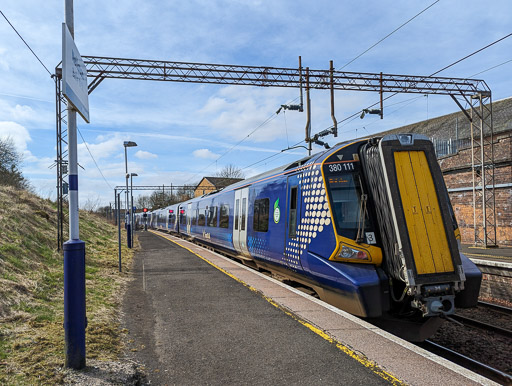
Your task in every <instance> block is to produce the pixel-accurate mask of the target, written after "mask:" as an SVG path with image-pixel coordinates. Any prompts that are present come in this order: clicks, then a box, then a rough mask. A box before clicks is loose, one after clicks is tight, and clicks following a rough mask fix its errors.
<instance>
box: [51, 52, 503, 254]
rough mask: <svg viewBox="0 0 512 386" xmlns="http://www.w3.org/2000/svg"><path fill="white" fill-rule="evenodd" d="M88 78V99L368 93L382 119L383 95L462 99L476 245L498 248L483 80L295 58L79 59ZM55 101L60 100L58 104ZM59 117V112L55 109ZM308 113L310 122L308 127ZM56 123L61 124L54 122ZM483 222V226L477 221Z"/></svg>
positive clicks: (487, 96)
mask: <svg viewBox="0 0 512 386" xmlns="http://www.w3.org/2000/svg"><path fill="white" fill-rule="evenodd" d="M82 58H83V61H84V63H85V65H86V67H87V75H88V77H90V78H93V80H92V82H91V83H90V84H89V93H91V92H92V91H93V90H94V89H95V88H96V87H97V86H98V85H99V84H100V83H101V82H102V81H103V80H105V79H139V80H155V81H166V82H188V83H210V84H230V85H246V86H258V87H290V88H299V89H300V90H301V92H302V88H303V87H304V85H306V93H307V92H308V91H309V90H310V89H324V90H331V99H332V100H331V105H333V104H334V102H333V100H334V92H333V91H334V90H346V91H371V92H377V93H379V94H380V96H381V98H380V104H381V106H380V114H381V116H382V114H383V97H382V96H383V94H384V93H385V92H388V93H416V94H437V95H450V96H451V97H452V98H453V99H454V100H455V101H456V102H457V105H458V106H459V107H460V108H461V109H462V111H463V112H465V113H466V111H465V109H464V108H462V105H461V104H460V103H459V102H458V101H457V99H456V98H463V99H464V100H465V102H466V103H467V105H468V106H470V107H469V110H470V113H469V114H468V113H466V117H467V118H468V119H469V121H470V122H471V133H472V134H471V138H472V145H473V152H474V157H473V159H472V168H473V186H474V188H473V200H474V206H475V208H476V207H477V205H480V208H481V213H482V216H479V214H478V213H476V212H475V215H474V230H475V244H476V245H483V246H485V247H488V246H495V245H496V211H495V198H494V159H493V158H494V156H493V126H492V110H490V107H486V105H488V106H490V104H491V102H492V100H491V90H490V88H489V87H488V86H487V84H486V83H485V81H483V80H479V79H466V78H450V77H439V76H415V75H399V74H384V73H363V72H347V71H334V70H333V65H332V64H331V65H330V68H329V69H324V70H314V69H310V68H306V71H303V67H302V64H301V62H300V58H299V63H300V64H299V67H298V68H286V67H268V66H242V65H226V64H211V63H188V62H173V61H161V60H143V59H127V58H111V57H100V56H83V57H82ZM57 100H58V98H57ZM308 110H309V109H306V111H308ZM57 111H60V110H59V108H57ZM332 117H333V122H334V123H335V124H334V125H333V127H332V129H331V130H332V133H333V134H335V135H336V134H337V125H336V120H335V118H334V112H333V111H332ZM310 118H311V117H310V115H309V113H308V122H309V123H310V122H311V120H310ZM58 119H59V118H58ZM310 134H311V133H309V131H308V127H306V141H308V142H309V145H311V141H313V138H314V136H311V135H310ZM479 218H483V223H482V224H477V219H479Z"/></svg>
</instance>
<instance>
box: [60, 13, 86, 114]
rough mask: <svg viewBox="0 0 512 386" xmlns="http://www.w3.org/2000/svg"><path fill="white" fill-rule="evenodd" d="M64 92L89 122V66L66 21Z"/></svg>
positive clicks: (63, 53) (63, 40) (63, 25)
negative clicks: (81, 54) (86, 64)
mask: <svg viewBox="0 0 512 386" xmlns="http://www.w3.org/2000/svg"><path fill="white" fill-rule="evenodd" d="M62 94H63V95H64V96H65V97H66V99H67V100H68V102H69V103H71V105H73V107H74V108H75V109H76V110H77V111H78V113H79V114H80V115H81V116H82V118H83V119H84V120H85V121H86V122H87V123H89V90H88V88H87V68H86V67H85V64H84V61H83V60H82V57H81V56H80V52H78V48H76V45H75V41H74V40H73V37H72V36H71V33H70V32H69V29H68V27H67V25H66V23H62Z"/></svg>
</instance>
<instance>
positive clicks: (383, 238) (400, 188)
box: [137, 134, 482, 341]
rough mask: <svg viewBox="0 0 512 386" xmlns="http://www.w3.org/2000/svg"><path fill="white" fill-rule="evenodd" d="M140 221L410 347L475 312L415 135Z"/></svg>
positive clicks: (275, 174)
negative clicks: (454, 317) (309, 293)
mask: <svg viewBox="0 0 512 386" xmlns="http://www.w3.org/2000/svg"><path fill="white" fill-rule="evenodd" d="M146 220H147V221H148V226H149V227H150V228H153V229H160V230H163V231H168V232H171V233H175V234H179V235H181V236H183V237H186V238H189V239H193V240H195V241H197V242H199V243H201V244H205V245H208V246H211V247H213V248H215V249H216V250H218V251H220V252H222V253H224V254H227V255H230V256H232V257H234V258H237V259H239V260H241V261H242V262H244V263H245V264H247V265H250V266H252V267H255V268H257V269H260V270H265V271H270V272H272V273H273V274H275V275H276V276H279V277H285V278H287V279H288V280H291V281H295V282H297V283H300V284H301V285H304V286H307V287H309V288H312V289H313V290H314V291H315V292H316V293H317V294H318V296H319V297H320V298H321V299H322V300H324V301H326V302H328V303H330V304H332V305H334V306H336V307H338V308H340V309H342V310H345V311H347V312H349V313H351V314H354V315H357V316H360V317H364V318H368V319H370V320H371V321H372V322H376V323H377V324H380V325H382V326H384V327H387V328H388V329H391V330H392V331H393V332H395V333H397V334H399V335H401V336H403V337H404V338H406V339H409V340H412V341H421V340H424V339H425V338H427V337H428V336H429V335H431V334H433V332H434V331H435V330H436V329H437V328H438V326H439V325H440V323H441V319H442V318H443V317H445V316H447V315H450V314H452V313H453V312H454V310H455V308H456V307H462V308H466V307H474V306H475V305H476V302H477V298H478V293H479V289H480V282H481V277H482V275H481V273H480V271H479V270H478V268H476V266H475V265H474V264H473V263H472V262H471V261H470V260H469V259H468V258H466V257H465V256H464V255H462V254H461V253H460V252H459V246H458V240H457V239H458V238H460V233H459V231H458V228H457V223H456V221H455V217H454V215H453V210H452V207H451V204H450V201H449V198H448V193H447V190H446V186H445V184H444V180H443V176H442V174H441V170H440V168H439V165H438V163H437V160H436V157H435V154H434V149H433V146H432V143H431V142H430V141H429V140H428V139H427V138H426V137H424V136H421V135H416V134H399V135H389V136H385V137H383V138H372V139H369V140H368V139H365V140H357V141H351V142H345V143H341V144H338V145H336V146H335V147H333V148H331V149H328V150H325V151H323V152H321V153H318V154H315V155H313V156H310V157H307V158H304V159H301V160H299V161H297V162H294V163H292V164H288V165H285V166H283V167H280V168H277V169H274V170H271V171H269V172H267V173H264V174H261V175H258V176H256V177H252V178H249V179H246V180H243V181H241V182H239V183H236V184H234V185H231V186H228V187H227V188H224V189H223V190H221V191H218V192H214V193H210V194H207V195H204V196H202V197H197V198H194V199H191V200H189V201H186V202H182V203H179V204H175V205H171V206H169V207H167V208H164V209H160V210H154V211H153V212H150V213H149V214H148V217H147V219H146ZM142 221H143V217H142V214H141V213H139V214H137V223H138V224H139V225H140V224H141V223H142ZM398 321H399V322H401V323H397V322H398Z"/></svg>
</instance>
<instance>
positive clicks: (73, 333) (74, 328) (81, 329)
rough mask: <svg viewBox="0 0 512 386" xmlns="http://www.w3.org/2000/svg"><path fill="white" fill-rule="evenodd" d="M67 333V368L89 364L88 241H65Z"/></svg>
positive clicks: (65, 324) (77, 367)
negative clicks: (86, 258)
mask: <svg viewBox="0 0 512 386" xmlns="http://www.w3.org/2000/svg"><path fill="white" fill-rule="evenodd" d="M63 247H64V336H65V353H66V367H70V368H73V369H82V368H84V367H85V328H86V327H87V319H86V315H85V242H83V241H82V240H68V241H67V242H65V243H64V246H63Z"/></svg>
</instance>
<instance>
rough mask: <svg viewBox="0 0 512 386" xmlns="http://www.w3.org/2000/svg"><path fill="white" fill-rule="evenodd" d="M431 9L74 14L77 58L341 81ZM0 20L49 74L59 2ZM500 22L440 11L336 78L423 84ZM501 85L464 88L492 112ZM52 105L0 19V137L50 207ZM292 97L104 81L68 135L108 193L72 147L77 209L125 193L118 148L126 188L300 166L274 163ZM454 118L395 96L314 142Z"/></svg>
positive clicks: (445, 7)
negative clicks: (327, 75)
mask: <svg viewBox="0 0 512 386" xmlns="http://www.w3.org/2000/svg"><path fill="white" fill-rule="evenodd" d="M433 2H434V0H429V1H423V0H422V1H405V0H393V1H390V0H389V1H388V0H381V1H376V0H373V1H369V0H367V1H364V0H361V1H357V2H355V1H322V0H317V1H315V2H311V1H301V0H293V1H291V0H290V1H288V0H286V1H285V0H283V1H280V0H273V1H264V0H259V1H258V0H252V1H250V0H230V1H228V0H225V1H220V0H219V1H217V0H203V1H185V2H184V1H140V0H138V1H132V0H126V1H115V2H114V1H97V0H89V1H87V2H84V1H75V4H74V9H75V42H76V44H77V46H78V49H79V50H80V52H81V54H82V55H90V56H110V57H121V58H137V59H153V60H171V61H188V62H201V63H219V64H240V65H256V66H263V65H264V66H273V67H297V65H298V56H299V55H300V56H302V61H303V66H304V67H306V66H309V67H310V68H313V69H327V68H328V67H329V60H333V61H334V65H335V67H336V68H341V67H343V66H344V65H345V64H347V63H348V62H350V61H351V60H352V59H353V58H355V57H356V56H358V55H359V54H360V53H362V52H363V51H365V50H366V49H367V48H368V47H370V46H372V45H373V44H374V43H376V42H378V41H379V40H380V39H382V38H383V37H384V36H386V35H387V34H389V33H390V32H392V31H393V30H394V29H395V28H397V27H399V26H400V25H401V24H403V23H404V22H406V21H407V20H408V19H410V18H411V17H413V16H414V15H416V14H417V13H419V12H420V11H422V10H423V9H425V8H426V7H427V6H429V5H430V4H432V3H433ZM0 9H1V10H2V12H3V13H4V14H5V15H6V16H7V17H8V18H9V20H10V21H11V23H12V24H13V25H14V26H15V27H16V29H17V30H18V32H19V33H20V34H21V35H22V36H23V37H24V38H25V40H26V41H27V42H28V44H29V45H30V46H31V47H32V49H33V50H34V51H35V52H36V54H37V55H38V56H39V57H40V59H41V60H42V62H43V63H44V64H45V65H46V66H47V67H48V68H49V69H50V71H51V72H53V70H54V68H55V65H57V63H59V62H60V60H61V23H62V22H63V21H64V0H59V1H54V0H47V1H45V2H41V1H35V0H33V1H30V0H18V1H15V2H3V3H2V5H1V8H0ZM511 15H512V2H511V1H510V0H496V1H492V2H482V1H476V0H470V1H468V0H465V1H463V0H452V1H450V0H440V1H439V2H437V3H436V4H435V5H433V6H432V7H431V8H429V9H428V10H427V11H425V12H424V13H422V14H421V15H420V16H418V17H417V18H416V19H414V20H413V21H411V22H410V23H409V24H407V25H406V26H404V27H403V28H401V29H400V30H398V31H397V32H395V33H394V34H393V35H391V36H390V37H388V38H387V39H386V40H384V41H383V42H382V43H380V44H379V45H377V46H376V47H374V48H373V49H371V50H370V51H369V52H367V53H366V54H364V55H363V56H362V57H360V58H359V59H357V60H356V61H354V62H353V63H351V64H350V65H348V66H347V67H345V68H344V70H345V71H356V72H381V71H382V72H384V73H392V74H410V75H429V74H431V73H433V72H435V71H437V70H439V69H441V68H443V67H444V66H446V65H448V64H450V63H452V62H454V61H456V60H458V59H460V58H462V57H464V56H466V55H468V54H470V53H471V52H473V51H475V50H477V49H479V48H481V47H484V46H485V45H487V44H489V43H492V42H494V41H495V40H497V39H499V38H501V37H503V36H505V35H507V34H509V33H511V32H512V23H511ZM510 60H512V37H511V38H508V39H506V40H504V41H502V42H500V43H498V44H496V45H494V46H493V47H491V48H489V49H487V50H485V51H483V52H481V53H479V54H477V55H475V56H473V57H471V58H469V59H468V60H465V61H463V62H461V63H459V64H457V65H455V66H453V67H451V68H450V69H448V70H447V71H445V72H443V73H441V74H439V75H441V76H451V77H469V76H472V75H474V74H478V73H480V72H482V71H484V70H487V69H489V68H491V67H493V66H497V65H499V64H502V63H505V62H507V61H510ZM511 75H512V62H509V63H506V64H504V65H501V66H499V67H497V68H495V69H492V70H489V71H486V72H483V73H481V74H478V75H477V76H476V77H477V78H481V79H484V80H485V81H486V82H487V84H488V85H489V87H490V88H491V90H492V92H493V100H499V99H503V98H506V97H510V96H511V94H512V76H511ZM54 92H55V91H54V83H53V81H52V79H51V78H50V76H49V75H48V73H47V72H46V70H45V69H44V68H43V67H42V66H41V64H40V63H39V62H38V61H37V60H36V58H35V57H34V56H33V55H32V53H31V52H30V51H29V50H28V49H27V47H26V46H25V45H24V44H23V42H22V41H21V40H20V39H19V38H18V36H17V35H16V34H15V32H14V31H13V30H12V29H11V27H10V26H9V25H8V24H7V22H6V21H5V20H4V19H3V18H0V137H6V136H10V137H11V138H13V139H14V141H15V143H16V145H17V147H18V149H19V151H20V152H22V153H23V154H24V163H23V171H24V175H25V176H26V177H27V178H28V179H29V180H30V182H31V184H32V185H33V186H34V188H35V190H36V192H37V193H38V194H40V195H41V196H43V197H52V198H54V197H55V170H54V169H49V166H50V165H51V164H52V163H53V161H54V159H55V102H54V98H55V97H54ZM298 95H299V92H298V90H293V89H280V88H257V87H247V86H219V85H200V84H183V83H171V82H165V83H164V82H150V81H135V80H114V79H113V80H105V81H104V82H103V83H102V84H101V85H100V86H99V87H98V88H97V89H96V90H95V91H94V92H93V93H92V94H91V96H90V99H89V106H90V117H91V123H90V124H86V123H85V122H84V121H82V120H81V119H80V118H79V120H78V125H79V129H80V131H81V133H82V135H83V136H84V138H85V140H86V142H87V143H88V146H89V149H90V151H91V152H92V154H93V156H94V158H95V159H96V161H97V163H98V165H99V167H100V169H101V171H102V173H103V175H104V176H105V178H106V180H107V181H108V183H107V182H105V181H104V179H103V177H102V176H101V174H100V172H99V171H98V169H97V168H96V166H95V165H94V162H93V161H92V159H91V157H90V155H89V154H88V152H87V149H86V148H85V146H84V144H83V143H82V139H81V138H80V137H79V163H80V165H81V166H82V167H83V168H84V169H85V170H83V169H79V186H80V188H79V189H80V190H79V192H80V193H79V194H80V196H79V200H80V205H81V206H84V205H86V203H87V202H89V203H91V202H96V201H99V202H101V204H102V205H105V204H106V205H108V203H109V202H111V201H113V190H112V189H111V187H113V186H116V185H123V184H124V149H123V141H125V140H131V141H135V142H137V144H138V145H139V146H138V147H136V148H131V149H128V152H129V154H128V158H129V171H130V172H134V173H137V174H138V175H139V177H136V178H135V179H134V184H136V185H162V184H165V185H170V184H171V183H172V184H174V185H181V184H184V183H188V184H190V183H195V182H199V180H200V179H201V178H202V177H203V176H207V175H214V174H215V173H216V171H218V170H220V169H222V168H223V167H224V166H225V165H226V164H234V165H236V166H237V167H240V168H242V169H243V172H244V173H245V175H246V176H247V177H249V176H251V175H254V174H257V173H260V172H263V171H265V170H268V169H270V168H274V167H277V166H279V165H281V164H285V163H288V162H291V161H293V160H295V159H297V158H300V157H302V156H303V155H304V154H306V152H305V150H303V149H300V148H299V149H297V150H294V151H289V152H284V153H280V151H281V150H282V149H284V148H286V147H287V146H288V145H292V144H295V143H297V142H299V141H301V140H303V139H304V126H305V123H306V115H305V113H298V112H293V111H289V112H286V113H285V114H283V113H281V114H279V115H277V116H276V115H275V112H276V110H277V109H278V108H279V106H280V105H281V104H285V103H289V102H290V101H292V100H294V99H295V98H297V97H298ZM311 98H312V132H313V133H316V132H319V131H321V130H323V129H325V128H327V127H329V126H330V125H331V118H330V100H329V93H328V92H327V91H312V93H311ZM378 98H379V97H378V95H377V94H373V93H363V92H342V91H339V92H336V96H335V99H336V104H335V106H336V117H337V119H338V120H339V121H340V120H343V119H344V118H346V117H348V116H350V115H352V114H354V113H356V112H358V111H361V110H362V109H363V108H366V107H368V106H369V105H371V104H373V103H374V102H376V101H378ZM457 109H458V107H457V106H456V105H455V103H454V102H453V101H452V100H451V99H450V98H449V97H443V96H428V97H426V96H422V95H416V94H404V95H397V96H395V97H393V98H391V99H389V100H388V101H386V103H385V105H384V113H385V115H384V119H383V120H380V119H378V117H376V116H367V117H366V118H364V119H363V120H361V119H359V118H357V119H354V120H349V121H348V122H345V123H344V124H343V125H341V128H340V135H339V137H338V138H337V139H335V138H333V137H327V138H326V141H327V142H328V143H329V144H331V145H332V144H335V143H336V142H339V141H342V140H346V139H351V138H356V137H361V136H366V135H369V134H374V133H378V132H380V131H383V130H388V129H392V128H395V127H400V126H403V125H406V124H410V123H414V122H417V121H422V120H425V119H427V118H432V117H435V116H439V115H443V114H446V113H451V112H454V111H457ZM269 118H272V119H269ZM267 120H268V122H267V123H266V124H264V125H262V123H263V122H265V121H267ZM260 125H261V127H259V126H260ZM257 127H259V128H258V130H256V131H255V132H254V133H253V134H252V135H250V136H249V137H248V138H246V137H247V135H248V134H249V133H251V132H253V131H254V130H255V129H256V128H257ZM244 138H246V139H245V140H244V141H243V142H242V143H241V144H239V145H238V146H236V147H234V148H233V146H234V145H235V144H237V143H238V142H239V141H241V140H242V139H244ZM231 148H233V149H232V150H230V149H231ZM316 149H317V150H321V149H320V148H319V147H316ZM228 150H229V152H228ZM226 152H227V153H226ZM277 153H280V154H278V155H276V156H274V157H272V158H270V159H268V160H267V161H264V162H260V163H256V162H258V161H260V160H262V159H264V158H267V157H269V156H271V155H274V154H277ZM219 157H220V158H219ZM255 163H256V164H255Z"/></svg>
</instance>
